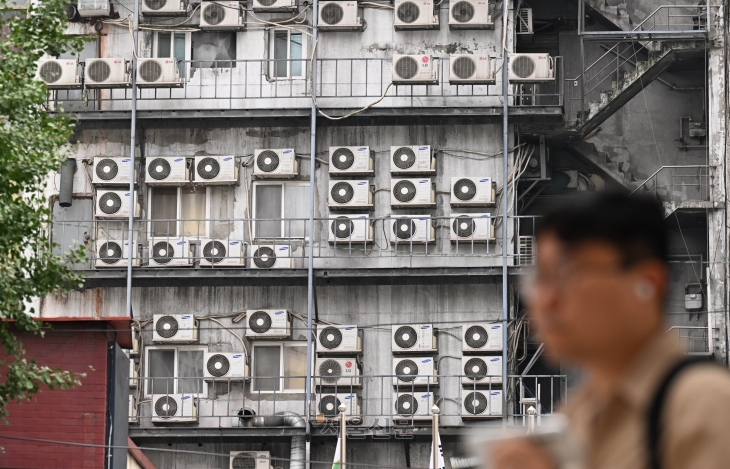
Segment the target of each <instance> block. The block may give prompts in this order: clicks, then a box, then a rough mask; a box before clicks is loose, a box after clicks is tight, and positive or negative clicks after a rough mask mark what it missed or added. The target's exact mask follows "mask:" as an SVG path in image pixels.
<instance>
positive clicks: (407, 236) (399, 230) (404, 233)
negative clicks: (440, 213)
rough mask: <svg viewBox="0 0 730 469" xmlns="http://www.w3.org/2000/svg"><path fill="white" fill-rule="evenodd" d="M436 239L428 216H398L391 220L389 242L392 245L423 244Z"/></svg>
mask: <svg viewBox="0 0 730 469" xmlns="http://www.w3.org/2000/svg"><path fill="white" fill-rule="evenodd" d="M435 239H436V233H435V230H434V229H433V226H432V225H431V216H430V215H400V216H398V217H396V218H393V230H392V231H391V233H390V242H391V243H393V244H405V245H410V244H424V243H431V242H433V241H434V240H435Z"/></svg>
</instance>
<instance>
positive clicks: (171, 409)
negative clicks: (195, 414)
mask: <svg viewBox="0 0 730 469" xmlns="http://www.w3.org/2000/svg"><path fill="white" fill-rule="evenodd" d="M155 414H156V415H157V416H158V417H174V416H175V414H177V402H176V401H175V398H173V397H170V396H162V397H161V398H159V399H157V401H156V402H155Z"/></svg>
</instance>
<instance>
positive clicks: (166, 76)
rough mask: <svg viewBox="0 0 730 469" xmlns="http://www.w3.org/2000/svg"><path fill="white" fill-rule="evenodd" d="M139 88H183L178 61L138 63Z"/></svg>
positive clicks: (143, 61) (145, 60)
mask: <svg viewBox="0 0 730 469" xmlns="http://www.w3.org/2000/svg"><path fill="white" fill-rule="evenodd" d="M137 86H139V87H140V88H181V87H182V86H183V81H182V78H180V70H179V69H178V68H177V60H175V59H171V58H167V59H140V60H139V62H138V63H137Z"/></svg>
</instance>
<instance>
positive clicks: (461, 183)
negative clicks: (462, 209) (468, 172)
mask: <svg viewBox="0 0 730 469" xmlns="http://www.w3.org/2000/svg"><path fill="white" fill-rule="evenodd" d="M454 195H455V196H456V198H457V199H459V200H471V199H473V198H474V196H475V195H477V185H476V184H474V181H472V180H471V179H459V180H458V181H456V184H454Z"/></svg>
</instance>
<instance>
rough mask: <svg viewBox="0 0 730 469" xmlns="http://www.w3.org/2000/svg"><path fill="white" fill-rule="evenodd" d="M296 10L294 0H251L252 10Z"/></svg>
mask: <svg viewBox="0 0 730 469" xmlns="http://www.w3.org/2000/svg"><path fill="white" fill-rule="evenodd" d="M282 10H283V11H296V10H297V2H296V0H253V11H257V12H258V11H262V12H266V11H271V12H277V11H282Z"/></svg>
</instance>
